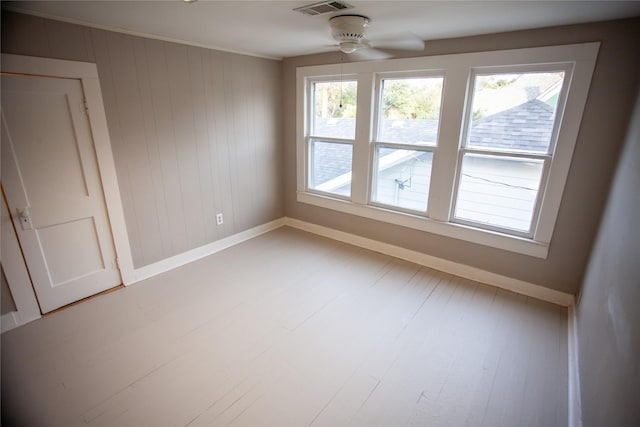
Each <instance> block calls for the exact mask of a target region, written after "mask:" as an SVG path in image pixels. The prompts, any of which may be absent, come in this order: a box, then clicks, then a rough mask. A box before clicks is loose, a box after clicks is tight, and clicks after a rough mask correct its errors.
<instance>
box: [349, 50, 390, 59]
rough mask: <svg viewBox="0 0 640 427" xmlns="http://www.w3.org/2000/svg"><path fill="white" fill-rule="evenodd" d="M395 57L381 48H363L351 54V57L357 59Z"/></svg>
mask: <svg viewBox="0 0 640 427" xmlns="http://www.w3.org/2000/svg"><path fill="white" fill-rule="evenodd" d="M389 58H393V55H392V54H390V53H388V52H385V51H384V50H381V49H374V48H362V49H358V50H357V51H355V52H353V53H350V54H349V59H353V60H355V61H377V60H381V59H389Z"/></svg>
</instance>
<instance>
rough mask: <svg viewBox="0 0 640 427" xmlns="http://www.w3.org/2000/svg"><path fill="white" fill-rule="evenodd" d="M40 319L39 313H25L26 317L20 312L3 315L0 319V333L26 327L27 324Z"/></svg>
mask: <svg viewBox="0 0 640 427" xmlns="http://www.w3.org/2000/svg"><path fill="white" fill-rule="evenodd" d="M40 317H41V316H40V312H39V311H38V312H30V313H27V316H25V315H24V313H21V312H20V310H17V311H11V312H9V313H5V314H3V315H2V317H0V325H1V329H2V332H3V333H4V332H7V331H10V330H12V329H15V328H17V327H18V326H22V325H26V324H27V323H29V322H33V321H34V320H38V319H39V318H40Z"/></svg>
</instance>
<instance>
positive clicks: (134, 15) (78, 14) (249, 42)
mask: <svg viewBox="0 0 640 427" xmlns="http://www.w3.org/2000/svg"><path fill="white" fill-rule="evenodd" d="M316 2H317V0H315V1H314V0H310V1H304V0H303V1H298V0H290V1H269V0H261V1H243V0H235V1H218V0H216V1H205V0H200V1H197V2H195V3H184V2H183V1H181V0H159V1H22V2H5V1H3V2H2V6H3V7H6V8H9V9H11V10H17V11H22V12H27V13H31V14H36V15H38V16H44V17H49V18H54V19H60V20H63V21H68V22H75V23H80V24H85V25H90V26H94V27H98V28H105V29H110V30H116V31H122V32H126V33H132V34H139V35H145V36H149V37H154V38H160V39H165V40H173V41H178V42H182V43H187V44H192V45H197V46H206V47H211V48H216V49H221V50H227V51H233V52H241V53H248V54H251V55H256V56H265V57H271V58H284V57H290V56H298V55H305V54H310V53H320V52H327V51H331V50H332V49H335V48H334V47H331V45H332V44H333V43H334V42H333V40H332V39H331V34H330V30H329V25H328V23H327V20H328V19H329V17H331V16H333V15H336V14H339V13H334V14H333V15H323V16H306V15H302V14H300V13H298V12H294V11H293V10H292V9H294V8H296V7H299V6H304V5H308V4H312V3H316ZM346 2H347V3H349V4H351V5H353V6H355V8H354V9H351V10H349V11H348V12H347V13H358V14H363V15H366V16H368V17H369V18H371V21H372V22H371V24H370V27H369V29H368V32H367V35H368V38H369V39H370V40H372V41H373V42H374V44H375V41H376V40H377V39H378V40H379V39H383V38H386V37H388V36H393V35H397V34H401V33H406V32H410V33H413V34H415V35H417V36H418V37H420V38H422V39H423V40H427V41H428V40H434V39H440V38H448V37H460V36H469V35H477V34H487V33H494V32H502V31H511V30H520V29H530V28H539V27H548V26H554V25H563V24H573V23H584V22H594V21H602V20H608V19H617V18H625V17H632V16H640V1H622V2H618V1H523V0H519V1H478V0H476V1H415V0H414V1H397V0H388V1H380V0H378V1H360V0H346Z"/></svg>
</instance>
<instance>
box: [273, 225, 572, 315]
mask: <svg viewBox="0 0 640 427" xmlns="http://www.w3.org/2000/svg"><path fill="white" fill-rule="evenodd" d="M285 225H288V226H290V227H293V228H298V229H300V230H303V231H308V232H310V233H313V234H318V235H320V236H324V237H329V238H331V239H334V240H338V241H340V242H344V243H348V244H351V245H354V246H359V247H361V248H365V249H369V250H372V251H375V252H380V253H383V254H386V255H390V256H393V257H396V258H401V259H404V260H407V261H411V262H415V263H416V264H420V265H424V266H425V267H430V268H433V269H435V270H439V271H443V272H445V273H450V274H453V275H456V276H460V277H464V278H466V279H470V280H474V281H476V282H481V283H485V284H487V285H492V286H495V287H498V288H502V289H506V290H509V291H512V292H516V293H519V294H522V295H526V296H529V297H532V298H536V299H540V300H543V301H547V302H551V303H553V304H557V305H560V306H563V307H571V306H572V305H573V303H574V296H573V295H571V294H567V293H564V292H560V291H556V290H554V289H549V288H545V287H543V286H539V285H535V284H533V283H529V282H525V281H523V280H518V279H514V278H511V277H507V276H502V275H500V274H495V273H491V272H489V271H486V270H482V269H480V268H476V267H471V266H468V265H464V264H459V263H456V262H453V261H449V260H446V259H442V258H437V257H434V256H431V255H427V254H423V253H421V252H416V251H412V250H409V249H405V248H402V247H399V246H394V245H390V244H388V243H382V242H378V241H376V240H372V239H367V238H365V237H361V236H356V235H355V234H349V233H345V232H343V231H338V230H334V229H332V228H328V227H323V226H321V225H316V224H311V223H309V222H305V221H301V220H298V219H294V218H285Z"/></svg>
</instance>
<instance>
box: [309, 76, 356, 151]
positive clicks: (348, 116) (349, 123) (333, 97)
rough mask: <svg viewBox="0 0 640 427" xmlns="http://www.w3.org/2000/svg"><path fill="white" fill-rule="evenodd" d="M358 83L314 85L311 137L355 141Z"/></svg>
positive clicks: (320, 83)
mask: <svg viewBox="0 0 640 427" xmlns="http://www.w3.org/2000/svg"><path fill="white" fill-rule="evenodd" d="M357 87H358V85H357V82H356V81H343V82H340V81H337V82H317V83H314V84H313V124H312V129H311V135H313V136H324V137H326V138H343V139H354V138H355V136H356V97H357Z"/></svg>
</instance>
